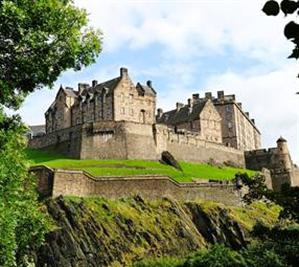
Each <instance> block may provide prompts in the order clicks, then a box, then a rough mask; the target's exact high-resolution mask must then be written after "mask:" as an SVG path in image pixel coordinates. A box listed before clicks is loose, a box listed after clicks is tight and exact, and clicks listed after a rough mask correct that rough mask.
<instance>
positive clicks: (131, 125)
mask: <svg viewBox="0 0 299 267" xmlns="http://www.w3.org/2000/svg"><path fill="white" fill-rule="evenodd" d="M29 146H30V147H31V148H50V149H52V150H55V151H57V152H60V153H63V154H65V155H67V156H70V157H74V158H80V159H144V160H158V159H160V157H161V153H162V152H163V151H166V150H167V151H169V152H170V153H171V154H173V155H174V157H175V158H176V159H178V160H181V161H189V162H209V161H211V160H213V161H214V162H216V163H225V162H229V163H232V164H234V165H236V166H240V167H244V166H245V161H244V154H243V152H242V151H240V150H237V149H234V148H232V147H226V146H224V145H222V144H219V143H213V142H209V141H205V140H203V139H202V138H201V136H200V134H196V133H191V132H181V133H175V132H174V131H173V130H171V129H169V128H167V126H165V125H150V124H141V123H136V122H127V121H117V122H116V121H103V122H99V123H89V124H87V123H86V124H83V125H81V126H75V127H71V128H67V129H63V130H59V131H56V132H54V133H50V134H47V135H46V136H42V137H38V138H34V139H32V140H30V141H29Z"/></svg>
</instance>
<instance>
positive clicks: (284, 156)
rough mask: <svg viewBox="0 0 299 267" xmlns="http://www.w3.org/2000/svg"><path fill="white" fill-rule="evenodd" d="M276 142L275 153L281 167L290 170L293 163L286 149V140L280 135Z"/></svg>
mask: <svg viewBox="0 0 299 267" xmlns="http://www.w3.org/2000/svg"><path fill="white" fill-rule="evenodd" d="M276 143H277V154H278V158H279V161H280V164H281V167H282V168H284V169H286V170H291V169H292V166H293V163H292V160H291V156H290V152H289V149H288V143H287V140H285V139H284V138H283V137H280V138H279V139H278V140H277V141H276Z"/></svg>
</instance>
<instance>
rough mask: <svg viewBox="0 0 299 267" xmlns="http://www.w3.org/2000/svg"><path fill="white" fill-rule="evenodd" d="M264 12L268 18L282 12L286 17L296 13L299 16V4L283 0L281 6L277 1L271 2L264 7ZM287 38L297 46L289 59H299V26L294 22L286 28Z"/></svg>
mask: <svg viewBox="0 0 299 267" xmlns="http://www.w3.org/2000/svg"><path fill="white" fill-rule="evenodd" d="M262 10H263V12H264V13H265V14H266V15H267V16H277V15H278V14H279V12H280V11H282V12H283V13H284V15H285V16H288V15H292V14H294V13H295V12H296V11H297V12H296V13H297V14H299V2H298V1H293V0H283V1H281V2H280V4H279V3H278V2H277V1H274V0H270V1H267V2H266V3H265V5H264V7H263V9H262ZM284 35H285V37H286V38H287V39H288V40H290V41H292V42H293V43H294V44H295V47H294V49H293V51H292V53H291V54H290V55H289V58H295V59H298V58H299V24H297V23H296V22H294V21H290V22H289V23H288V24H287V25H286V26H285V28H284Z"/></svg>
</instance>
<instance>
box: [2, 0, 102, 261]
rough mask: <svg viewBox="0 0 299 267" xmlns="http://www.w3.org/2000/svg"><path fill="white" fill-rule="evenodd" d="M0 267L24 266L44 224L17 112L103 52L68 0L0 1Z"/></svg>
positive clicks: (96, 34) (98, 39)
mask: <svg viewBox="0 0 299 267" xmlns="http://www.w3.org/2000/svg"><path fill="white" fill-rule="evenodd" d="M0 17H1V23H0V266H5V267H10V266H26V257H27V256H28V255H29V254H28V249H29V248H30V247H31V246H38V245H40V244H41V243H42V241H43V236H44V233H45V231H46V230H47V220H46V219H45V216H44V215H43V214H42V213H41V211H40V209H41V206H40V204H39V203H38V202H37V195H36V193H35V183H34V178H33V177H31V176H30V175H29V174H28V163H27V161H26V157H25V154H24V148H25V147H26V142H25V139H24V133H25V132H26V127H25V126H24V125H23V123H22V122H21V119H20V117H19V116H11V117H9V116H7V115H6V114H5V113H4V111H3V106H6V107H10V108H14V109H17V108H18V107H19V105H20V104H21V103H22V101H23V100H24V98H25V97H26V96H27V95H28V94H29V93H31V92H33V91H34V90H36V89H38V88H41V87H42V86H52V85H53V83H54V81H55V80H56V79H57V77H58V76H59V75H60V74H61V72H63V71H64V70H66V69H69V68H73V69H75V70H80V69H81V68H82V67H83V66H87V65H89V64H91V63H92V62H94V61H95V58H96V56H97V55H98V54H99V53H100V51H101V33H100V32H99V31H95V30H93V29H91V28H87V23H88V20H87V13H86V11H85V10H82V9H79V8H77V7H75V6H74V5H73V1H72V0H0Z"/></svg>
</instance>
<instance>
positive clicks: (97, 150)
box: [80, 121, 127, 159]
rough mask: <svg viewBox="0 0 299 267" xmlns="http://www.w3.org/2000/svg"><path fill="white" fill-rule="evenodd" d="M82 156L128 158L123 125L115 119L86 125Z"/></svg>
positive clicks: (84, 157)
mask: <svg viewBox="0 0 299 267" xmlns="http://www.w3.org/2000/svg"><path fill="white" fill-rule="evenodd" d="M80 158H81V159H127V146H126V139H125V129H124V127H123V125H122V124H121V123H117V122H115V121H103V122H99V123H91V124H88V125H84V128H83V132H82V142H81V154H80Z"/></svg>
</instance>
